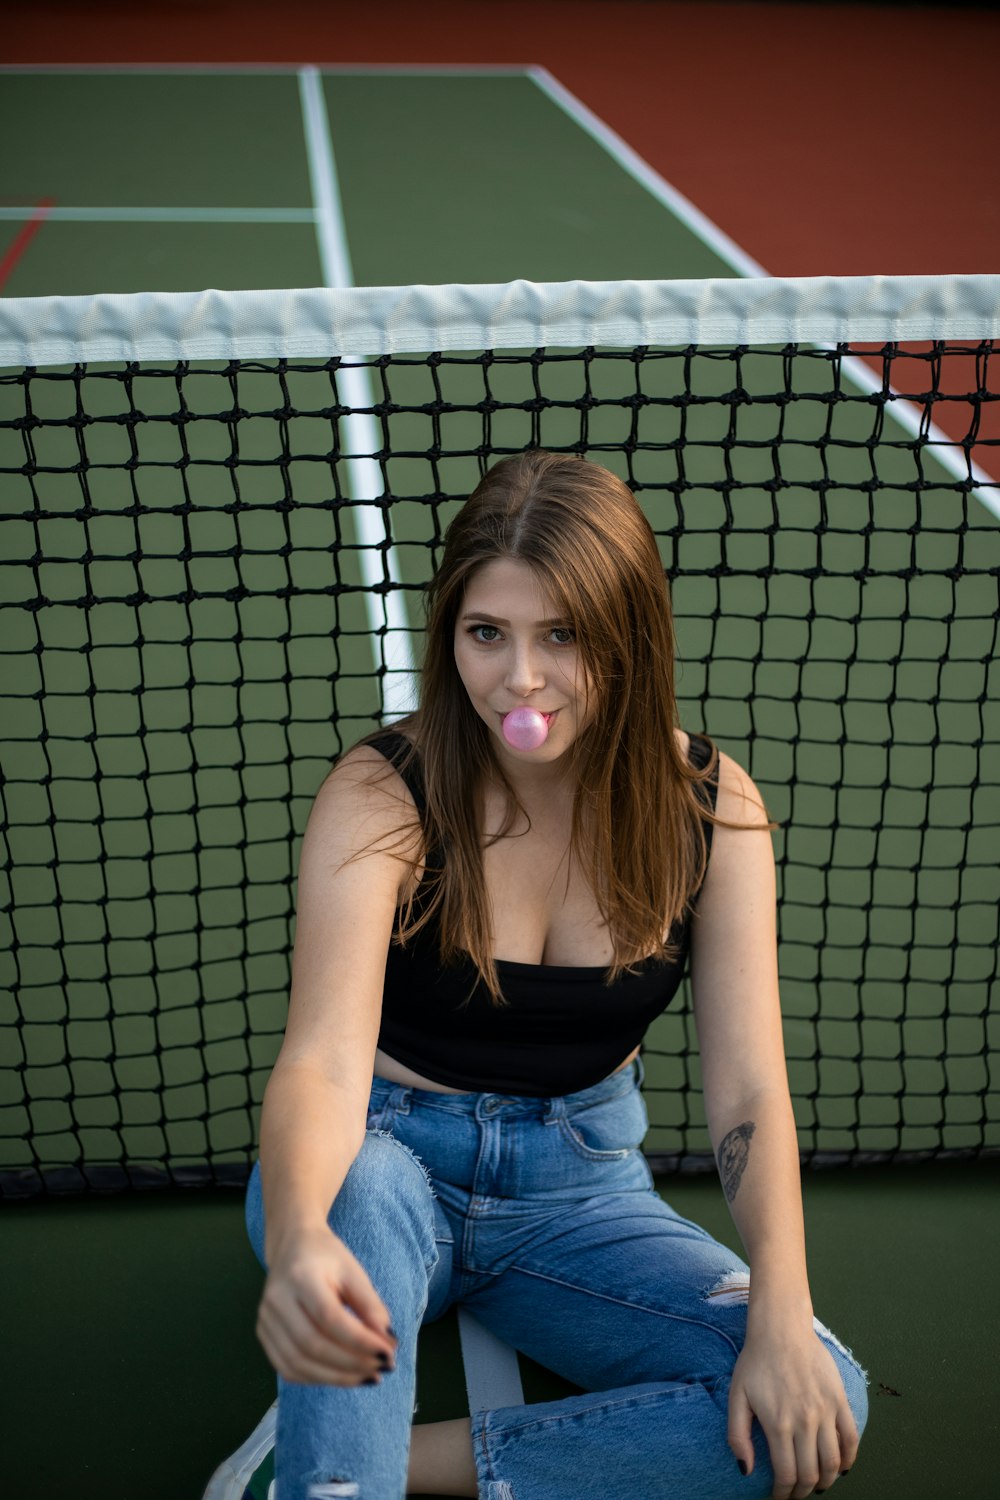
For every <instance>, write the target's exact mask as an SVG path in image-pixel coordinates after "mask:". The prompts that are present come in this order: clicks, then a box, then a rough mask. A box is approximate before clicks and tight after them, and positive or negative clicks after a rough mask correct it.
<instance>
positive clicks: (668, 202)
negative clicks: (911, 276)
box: [528, 67, 1000, 518]
mask: <svg viewBox="0 0 1000 1500" xmlns="http://www.w3.org/2000/svg"><path fill="white" fill-rule="evenodd" d="M528 76H529V77H530V78H531V79H532V80H533V81H534V82H535V83H536V84H537V86H538V87H539V88H540V89H541V91H542V93H543V94H545V95H546V96H547V97H548V98H549V99H551V100H552V102H553V104H556V105H558V107H559V108H560V109H561V110H563V112H564V113H565V114H567V115H568V116H569V117H570V119H571V120H573V121H574V122H575V124H577V125H578V126H579V127H580V129H581V130H583V131H585V132H586V133H587V135H589V136H591V137H592V139H593V140H595V141H597V143H598V144H599V145H600V146H603V148H604V150H605V151H606V152H607V153H608V155H609V156H611V157H613V158H614V160H615V161H616V162H617V163H618V165H619V166H620V167H621V168H622V169H623V170H624V171H626V172H627V173H628V174H629V176H630V177H632V178H634V179H635V181H636V182H638V183H641V185H642V186H643V187H644V188H646V190H647V191H648V192H650V193H652V195H653V197H654V198H655V199H656V200H657V201H658V202H659V203H662V204H663V205H664V207H665V208H668V209H669V210H670V212H671V213H673V214H676V216H677V218H678V219H680V221H681V222H682V223H683V224H685V225H686V226H687V228H688V229H690V230H691V232H692V234H695V235H697V237H698V239H700V240H701V241H702V243H703V244H705V245H707V246H708V248H709V249H710V250H713V251H714V252H715V254H716V255H718V256H719V258H720V259H721V260H723V261H725V263H726V264H727V265H729V266H731V267H732V269H733V270H734V271H735V272H736V273H737V275H739V276H765V277H766V276H767V274H768V273H767V271H765V269H764V267H763V266H762V265H761V264H760V262H759V261H756V260H754V259H753V257H752V256H750V255H748V254H747V253H746V251H745V250H744V249H743V248H742V247H741V246H740V245H738V244H737V243H736V241H735V240H733V239H730V237H729V235H728V234H726V233H725V231H724V230H722V229H720V228H719V226H718V224H715V223H713V221H712V220H711V219H710V218H709V217H708V216H707V214H703V213H702V211H701V209H700V208H696V207H695V205H694V204H693V203H692V202H691V200H690V198H685V196H684V194H683V193H681V192H679V191H678V189H677V188H675V187H674V186H673V184H672V183H670V182H667V180H666V178H664V177H661V176H660V173H659V172H657V171H656V169H655V167H651V166H650V165H649V163H648V162H647V161H644V160H643V158H642V157H641V156H640V155H639V153H638V152H637V151H634V150H633V149H632V147H631V146H630V145H629V144H628V143H627V141H624V140H623V139H622V137H621V136H620V135H618V134H617V132H616V131H614V130H612V129H611V127H610V125H606V124H605V122H604V121H603V120H602V119H600V117H599V116H598V115H595V114H594V112H593V110H591V109H588V108H587V106H586V105H585V104H584V103H583V101H582V100H581V99H578V98H577V97H576V95H575V94H571V93H570V91H569V89H567V88H565V87H564V85H563V84H561V83H560V82H559V81H558V79H556V78H553V76H552V74H551V73H550V72H549V71H548V69H547V68H539V67H534V68H529V69H528ZM821 347H829V346H821ZM841 369H842V370H843V372H844V374H845V375H846V376H847V377H848V379H849V380H851V381H853V382H854V384H855V385H856V386H858V387H859V388H860V389H861V390H862V391H865V392H866V393H867V394H871V393H872V392H874V391H880V390H881V389H882V382H881V380H880V379H879V377H878V376H877V375H876V374H875V372H874V371H873V370H872V369H871V367H870V366H869V365H867V364H865V362H864V360H863V359H859V358H858V357H856V356H854V355H848V356H846V357H845V358H844V359H842V360H841ZM893 394H894V395H895V394H896V393H895V392H893ZM886 412H887V414H888V415H889V416H890V417H892V418H893V419H894V420H895V421H896V422H898V423H899V425H900V427H902V428H903V430H904V432H906V433H908V434H909V435H910V436H911V437H918V436H919V435H920V434H921V432H924V433H926V438H927V450H929V451H930V452H931V453H932V454H933V457H934V458H935V459H936V460H937V462H938V463H939V464H940V465H941V467H942V468H943V469H946V470H947V471H948V472H949V473H950V474H952V475H954V477H955V478H956V479H971V480H973V481H974V483H975V484H976V485H979V486H984V488H979V489H974V490H973V491H972V493H973V494H974V495H975V496H976V499H977V500H979V501H980V502H981V503H982V504H983V505H984V506H985V507H986V509H987V510H988V511H990V512H991V513H992V514H993V515H995V516H997V517H998V518H1000V496H998V495H997V493H996V490H995V486H994V481H993V480H992V477H991V476H990V475H989V474H987V473H986V471H985V470H984V469H981V468H980V467H979V465H978V464H974V463H971V462H970V460H969V459H968V458H967V457H966V455H965V450H964V449H963V448H962V446H961V444H959V443H956V442H955V440H954V439H953V438H950V437H949V436H948V434H947V433H946V432H944V431H942V429H941V428H940V427H938V426H937V424H936V423H934V422H932V423H930V424H928V425H927V426H926V427H924V425H923V421H922V414H921V410H920V408H919V407H917V406H914V405H913V404H912V403H911V402H909V401H904V400H902V399H901V398H900V397H898V396H896V400H895V401H894V402H893V404H892V405H891V406H888V405H887V406H886ZM985 486H989V488H985Z"/></svg>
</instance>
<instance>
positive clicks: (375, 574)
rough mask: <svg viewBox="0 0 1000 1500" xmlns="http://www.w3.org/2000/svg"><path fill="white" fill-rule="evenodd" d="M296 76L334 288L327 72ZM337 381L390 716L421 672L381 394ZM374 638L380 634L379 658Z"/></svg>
mask: <svg viewBox="0 0 1000 1500" xmlns="http://www.w3.org/2000/svg"><path fill="white" fill-rule="evenodd" d="M297 77H298V88H299V101H300V105H301V109H302V131H303V137H304V142H305V151H306V158H307V161H308V166H309V182H310V186H311V189H312V195H313V206H314V210H315V225H316V238H317V241H318V248H319V257H320V269H321V274H322V276H323V282H324V285H325V286H328V287H331V288H334V289H336V288H344V287H351V286H353V285H354V272H353V269H352V266H351V253H350V248H349V245H348V242H347V227H346V224H345V222H344V210H343V200H342V198H341V193H340V181H339V178H338V176H337V164H336V158H335V156H334V153H333V137H332V134H331V131H330V118H329V115H328V113H327V108H326V99H325V98H324V95H323V79H322V76H321V72H320V69H319V68H317V67H313V66H308V67H303V68H300V69H299V70H298V74H297ZM337 381H338V385H339V387H340V392H341V396H342V399H343V400H344V402H345V404H346V405H348V406H350V407H351V408H353V410H351V411H350V412H349V413H348V414H347V415H346V416H345V417H343V418H342V424H343V425H342V432H343V435H344V438H345V440H346V445H347V449H348V452H347V454H346V455H345V462H346V464H347V473H348V487H349V490H350V495H351V499H352V500H353V501H354V502H355V503H354V504H353V505H352V506H351V514H352V516H353V517H354V520H355V524H356V525H357V529H358V536H359V540H360V542H361V547H360V548H359V551H358V561H359V564H360V567H361V574H362V577H363V579H364V582H365V585H366V587H365V596H364V598H365V611H366V613H367V615H368V624H369V633H370V635H371V638H372V646H373V652H372V654H373V656H374V657H375V668H376V672H378V671H379V669H380V666H381V667H384V669H385V670H384V673H382V675H381V682H380V686H381V694H382V717H383V720H384V721H386V722H391V721H392V720H393V719H397V718H401V717H402V716H403V715H404V714H407V713H409V712H410V711H411V710H412V709H413V708H415V707H416V702H415V696H416V693H415V689H416V682H417V676H416V663H415V660H414V655H413V650H412V646H411V643H410V623H409V619H408V617H407V612H406V607H405V604H404V602H403V598H402V593H401V590H400V589H398V588H392V587H389V585H390V584H391V583H393V582H395V583H397V584H401V583H402V581H403V580H402V574H401V570H400V566H399V558H398V556H397V553H396V549H395V548H394V547H393V545H392V541H391V532H390V528H389V517H388V511H387V510H386V509H385V508H384V507H383V505H382V503H381V496H382V493H383V488H384V486H383V483H382V471H381V468H380V465H379V463H378V460H377V459H375V458H374V457H372V455H373V454H375V453H378V452H379V450H380V449H381V447H382V442H381V437H380V434H379V431H378V427H377V425H376V422H375V417H374V414H373V413H372V411H371V410H370V408H371V407H373V406H374V404H375V401H374V394H373V390H372V383H371V379H370V377H369V373H368V371H367V370H366V369H360V368H358V367H357V366H351V365H347V366H344V367H342V368H341V369H340V370H339V371H338V372H337ZM365 408H369V409H368V410H366V409H365ZM366 502H368V503H366ZM376 641H381V642H382V661H381V663H380V662H379V660H378V654H377V648H376V647H375V642H376Z"/></svg>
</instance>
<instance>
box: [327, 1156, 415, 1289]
mask: <svg viewBox="0 0 1000 1500" xmlns="http://www.w3.org/2000/svg"><path fill="white" fill-rule="evenodd" d="M329 1223H330V1228H331V1229H332V1230H333V1232H334V1233H335V1234H337V1235H339V1236H340V1238H341V1239H343V1240H344V1241H345V1243H346V1244H349V1245H350V1246H351V1248H352V1250H354V1253H355V1254H356V1255H362V1256H363V1253H364V1250H365V1248H366V1246H367V1245H368V1244H369V1243H371V1242H372V1241H373V1240H374V1241H377V1242H379V1243H384V1242H385V1240H386V1238H387V1236H392V1237H394V1238H395V1239H396V1240H397V1241H398V1242H400V1243H404V1244H410V1245H412V1246H414V1247H416V1248H417V1249H419V1252H420V1254H421V1256H422V1258H423V1262H424V1266H425V1267H426V1269H427V1270H428V1271H429V1270H430V1269H431V1268H432V1267H433V1265H434V1263H435V1261H436V1260H437V1254H438V1252H437V1247H436V1244H435V1240H434V1189H433V1187H432V1186H431V1180H430V1177H429V1176H428V1174H427V1170H426V1168H425V1167H424V1165H423V1163H422V1162H421V1161H420V1160H419V1159H418V1158H417V1157H416V1156H414V1154H413V1152H412V1151H411V1150H410V1148H409V1147H408V1146H404V1145H403V1143H402V1141H398V1140H397V1139H396V1138H395V1136H392V1135H390V1134H389V1133H388V1132H387V1131H383V1130H368V1131H366V1132H365V1139H364V1142H363V1144H362V1147H361V1150H360V1151H359V1152H358V1154H357V1156H356V1157H355V1159H354V1161H353V1162H352V1163H351V1168H350V1171H349V1172H348V1174H347V1176H346V1177H345V1179H344V1185H343V1187H342V1188H341V1190H340V1192H339V1193H338V1194H337V1198H336V1201H335V1202H334V1205H333V1208H332V1209H331V1211H330V1219H329Z"/></svg>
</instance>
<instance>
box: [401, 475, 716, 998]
mask: <svg viewBox="0 0 1000 1500" xmlns="http://www.w3.org/2000/svg"><path fill="white" fill-rule="evenodd" d="M498 558H513V559H516V560H517V561H519V562H524V563H527V564H528V565H529V566H530V567H531V568H532V569H533V570H534V571H535V572H536V573H537V575H538V577H539V579H540V581H541V583H542V585H543V586H544V587H545V588H546V590H547V591H548V592H549V594H550V595H551V596H552V598H553V599H554V600H555V601H557V603H558V608H559V610H560V612H564V613H565V615H566V617H567V619H568V620H569V621H570V622H571V624H572V626H573V628H574V631H575V633H576V638H577V642H578V645H579V650H580V655H581V658H582V661H583V662H584V664H585V665H586V667H587V669H588V671H589V675H590V680H591V683H592V688H591V691H592V692H593V695H594V703H593V714H592V718H591V720H590V722H589V724H588V726H587V728H586V729H585V730H584V731H583V732H582V733H581V734H580V735H579V736H578V738H577V739H576V740H575V741H574V744H573V746H572V749H571V752H570V754H571V756H572V761H571V768H572V771H573V772H574V774H575V777H576V795H575V799H574V806H573V822H572V832H571V845H570V848H571V853H572V854H575V855H576V857H577V859H578V860H579V862H580V865H581V868H582V869H583V870H584V872H585V874H586V876H587V879H588V881H589V884H590V887H591V889H592V891H593V893H594V896H595V899H596V901H597V903H598V907H599V909H600V912H601V915H602V918H603V919H604V921H605V922H606V924H607V927H608V931H609V934H610V936H611V940H612V944H613V955H614V956H613V959H612V962H611V964H610V966H609V968H608V971H607V974H606V981H607V982H608V983H609V984H610V983H613V982H614V980H615V979H617V978H618V977H619V976H620V975H621V974H622V973H623V972H625V971H630V970H631V969H632V968H633V967H634V966H635V965H636V964H637V963H639V962H640V961H641V960H643V959H645V958H647V957H650V956H658V957H661V958H664V959H669V958H672V957H676V945H673V944H671V943H670V941H669V929H670V928H671V927H672V926H673V924H674V923H675V922H676V921H677V920H679V919H680V918H682V917H683V915H684V914H685V911H686V910H687V909H688V906H689V903H690V901H691V899H692V896H693V894H694V892H695V891H696V890H697V888H698V886H699V885H700V883H701V881H702V879H703V878H704V874H705V866H706V858H707V854H706V849H707V845H706V840H705V832H704V818H705V817H711V814H710V813H709V812H708V810H707V807H706V800H707V799H706V794H705V792H704V790H703V789H701V788H699V785H698V784H699V783H704V782H706V781H707V780H708V779H709V778H710V777H712V776H714V775H715V773H716V767H717V764H718V753H717V751H716V750H715V749H714V747H713V749H712V754H711V758H710V761H709V763H708V765H707V766H706V767H705V768H704V769H702V770H698V769H697V768H696V767H695V766H693V765H692V764H691V763H690V762H689V761H688V760H687V759H686V758H685V757H684V755H683V754H682V753H681V750H680V748H679V746H678V743H677V738H676V736H675V734H674V729H675V727H676V726H677V702H676V698H675V695H674V633H673V621H672V615H671V609H670V599H669V595H668V591H667V584H666V578H665V576H664V571H663V565H662V563H661V561H660V557H659V554H658V552H657V548H656V540H655V537H654V535H653V531H652V528H651V527H650V525H649V523H648V521H647V520H646V518H645V516H644V515H643V513H642V511H641V509H640V508H639V505H638V504H637V502H636V500H635V497H634V496H633V495H632V492H631V491H630V490H629V489H628V487H627V485H625V484H624V483H623V482H622V481H621V480H620V479H618V478H617V477H616V476H615V475H614V474H612V473H610V472H609V471H608V470H607V469H604V468H601V467H600V466H599V465H597V464H593V463H588V462H586V461H585V460H583V459H579V458H571V457H563V456H560V455H557V454H553V453H547V452H544V451H542V450H532V451H530V452H527V453H523V454H520V455H518V456H517V457H514V458H506V459H503V460H501V462H499V463H497V464H495V465H494V466H493V467H492V468H491V469H490V470H489V471H488V472H487V473H486V474H485V476H484V477H483V479H482V480H481V481H480V483H479V485H478V486H477V488H476V489H475V491H474V492H473V494H472V495H471V496H470V498H469V500H468V502H467V503H466V504H465V505H464V506H463V507H462V509H461V511H460V512H459V514H458V515H457V516H456V517H455V519H454V520H453V521H452V523H451V526H450V527H449V529H448V533H447V537H446V539H445V547H444V555H443V557H442V560H441V565H440V567H439V568H438V570H437V572H436V574H435V576H434V579H433V581H432V582H431V584H430V587H429V589H428V592H427V612H428V619H427V635H426V645H425V652H424V663H423V674H422V686H421V706H420V708H419V709H418V710H417V712H416V713H415V714H413V715H411V716H410V717H409V718H408V719H405V720H403V721H402V722H401V723H400V724H399V725H398V726H397V727H398V728H399V729H400V730H402V731H404V732H405V733H406V734H407V735H408V736H409V738H410V739H411V740H412V742H413V743H412V748H411V750H410V752H409V755H408V759H409V758H414V759H418V760H419V764H420V767H421V770H422V773H423V778H424V785H425V789H426V796H427V811H426V815H425V818H424V835H425V837H424V847H425V849H439V850H443V851H445V852H446V858H445V859H444V861H443V862H442V864H443V868H441V869H440V870H437V871H431V872H429V873H428V876H427V878H426V879H425V882H424V884H423V885H422V887H421V903H420V910H419V911H415V910H414V902H413V898H412V894H411V897H410V900H409V902H408V903H407V904H406V905H404V907H403V908H402V909H401V912H400V917H399V922H398V928H397V934H396V940H397V941H399V942H402V943H405V942H406V941H407V940H408V939H409V938H410V937H412V936H413V935H414V934H415V933H416V932H417V931H419V930H420V928H422V927H423V926H424V925H425V924H427V923H429V922H431V921H436V922H437V924H438V932H439V939H440V955H441V960H442V962H443V963H450V962H455V961H458V960H460V959H462V958H471V959H472V962H473V963H474V964H475V966H476V968H477V969H478V971H479V974H480V975H481V976H482V978H483V980H484V981H485V983H486V985H487V987H488V989H489V992H490V994H491V996H492V998H493V1001H494V1003H496V1004H503V1003H505V1002H504V1000H503V997H502V995H501V992H500V986H499V981H498V977H497V970H496V965H495V962H494V958H493V952H492V932H491V921H490V908H489V900H488V896H487V892H486V887H485V880H484V875H483V858H482V830H481V808H482V805H483V804H482V791H483V788H484V787H485V786H486V784H487V782H488V781H490V780H492V781H493V782H499V783H500V784H501V785H503V786H505V787H506V790H507V794H508V798H509V802H508V809H507V818H506V821H505V823H504V825H503V828H502V829H501V832H500V834H498V835H497V837H501V836H502V835H503V834H504V833H506V832H507V831H509V829H510V827H511V826H512V824H513V821H514V818H515V816H516V812H517V808H518V804H517V798H516V795H515V792H514V789H513V787H512V786H511V785H510V782H509V781H508V780H507V778H506V777H505V776H504V774H503V771H502V769H501V768H500V766H499V764H498V762H497V761H496V759H495V757H494V755H493V751H492V748H491V743H490V734H489V730H488V729H487V727H486V725H485V724H484V722H483V720H482V719H481V718H480V717H479V715H478V714H477V712H476V711H475V709H474V708H473V706H472V704H471V702H470V700H469V697H468V694H467V692H466V690H465V687H464V685H463V683H462V680H461V678H460V676H459V674H458V669H457V667H456V664H455V651H454V634H455V622H456V618H457V615H458V612H459V609H460V608H461V604H462V601H463V598H464V595H465V591H466V588H467V586H468V583H469V580H470V579H471V577H472V575H473V574H474V573H475V572H476V570H477V569H478V568H480V567H482V566H483V565H484V564H486V563H488V562H493V561H495V560H496V559H498ZM415 868H416V866H415ZM425 896H426V897H427V899H424V898H425ZM665 930H666V931H667V933H668V937H667V941H666V942H665V941H664V932H665Z"/></svg>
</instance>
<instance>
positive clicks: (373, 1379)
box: [361, 1375, 378, 1385]
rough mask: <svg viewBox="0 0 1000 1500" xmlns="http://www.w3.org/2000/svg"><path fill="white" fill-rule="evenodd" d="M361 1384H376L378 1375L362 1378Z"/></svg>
mask: <svg viewBox="0 0 1000 1500" xmlns="http://www.w3.org/2000/svg"><path fill="white" fill-rule="evenodd" d="M361 1384H362V1385H378V1376H377V1375H369V1377H368V1379H367V1380H363V1381H362V1382H361Z"/></svg>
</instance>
